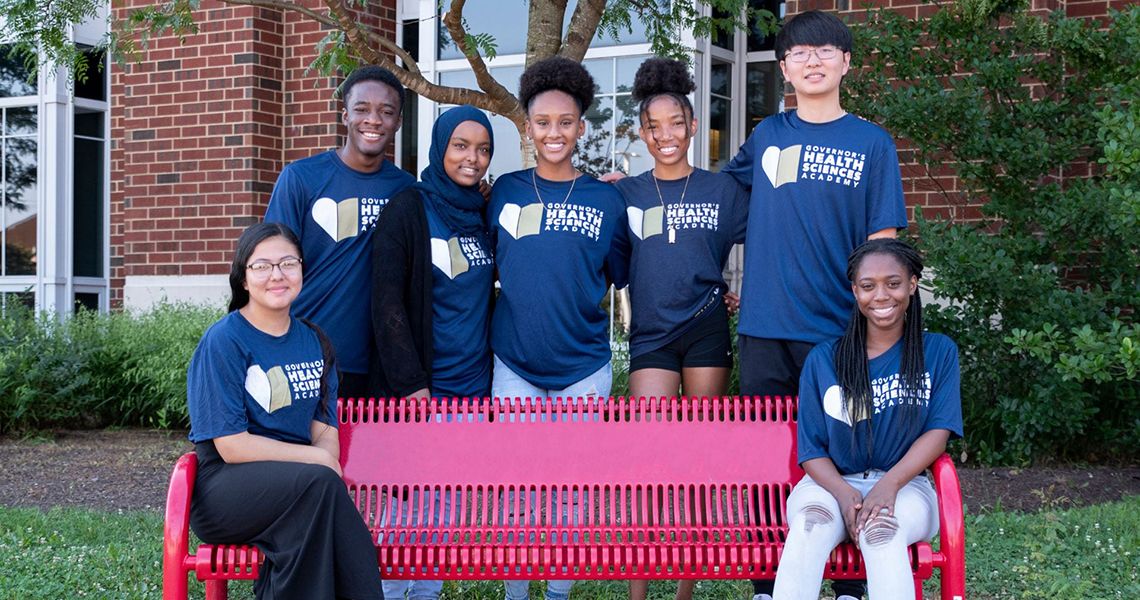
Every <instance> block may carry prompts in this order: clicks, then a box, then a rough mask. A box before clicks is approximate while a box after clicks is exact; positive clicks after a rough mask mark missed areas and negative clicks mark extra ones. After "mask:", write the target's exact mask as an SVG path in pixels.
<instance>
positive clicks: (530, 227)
mask: <svg viewBox="0 0 1140 600" xmlns="http://www.w3.org/2000/svg"><path fill="white" fill-rule="evenodd" d="M499 226H500V227H502V228H503V231H506V232H507V233H509V234H510V236H511V237H513V238H515V239H516V240H517V239H519V238H524V237H526V236H528V235H538V232H539V231H540V230H541V228H542V204H527V205H526V206H519V205H518V204H510V203H508V204H504V205H503V210H501V211H499Z"/></svg>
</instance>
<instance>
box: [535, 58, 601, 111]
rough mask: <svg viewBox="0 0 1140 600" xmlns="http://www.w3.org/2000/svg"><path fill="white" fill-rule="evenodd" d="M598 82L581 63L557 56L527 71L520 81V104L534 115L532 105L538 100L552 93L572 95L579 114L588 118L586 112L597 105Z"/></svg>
mask: <svg viewBox="0 0 1140 600" xmlns="http://www.w3.org/2000/svg"><path fill="white" fill-rule="evenodd" d="M594 88H595V85H594V78H593V77H591V76H590V72H589V71H587V70H586V67H583V66H582V64H581V63H579V62H577V61H573V60H570V59H569V58H563V57H561V56H554V57H551V58H544V59H542V60H540V61H538V62H536V63H534V64H533V65H531V66H529V67H527V69H526V71H523V74H522V77H519V102H520V103H521V104H522V105H523V108H525V109H526V111H527V113H528V114H529V113H530V105H531V103H532V102H534V98H535V96H538V95H539V94H541V93H543V92H549V91H550V90H558V91H560V92H565V93H566V94H569V95H570V97H571V98H573V99H574V102H575V103H577V104H578V112H579V113H581V114H583V115H584V114H586V109H588V108H590V105H592V104H593V103H594Z"/></svg>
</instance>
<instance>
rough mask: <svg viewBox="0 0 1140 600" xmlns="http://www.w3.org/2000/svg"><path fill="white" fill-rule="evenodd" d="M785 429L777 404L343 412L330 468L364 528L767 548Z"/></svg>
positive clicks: (445, 406) (350, 406) (488, 405)
mask: <svg viewBox="0 0 1140 600" xmlns="http://www.w3.org/2000/svg"><path fill="white" fill-rule="evenodd" d="M794 418H795V401H794V400H793V399H790V398H755V399H753V398H719V399H691V400H690V399H662V400H647V399H641V400H627V399H624V398H616V399H613V398H611V399H590V400H585V399H567V400H564V401H563V400H552V401H549V402H547V401H542V402H537V403H536V402H531V401H529V400H521V401H520V400H514V401H511V400H505V399H482V400H474V401H444V400H430V401H429V400H411V401H409V400H396V399H387V400H386V399H378V400H348V401H344V402H343V403H342V406H341V414H340V420H341V425H340V440H341V457H342V458H341V461H342V463H343V465H344V479H345V481H346V483H348V485H349V490H350V492H352V493H354V495H355V496H356V498H357V502H358V506H360V507H361V509H362V513H363V514H365V516H366V518H368V520H369V521H370V523H369V524H370V526H372V527H374V528H384V527H385V526H391V525H393V524H396V522H397V521H398V522H399V524H400V525H401V526H403V527H405V528H406V527H408V526H411V527H413V528H415V527H416V526H426V525H428V524H429V523H430V524H435V525H437V526H440V525H442V526H443V527H444V528H445V529H446V528H447V527H448V526H454V527H472V526H475V527H480V526H482V527H492V528H494V527H509V528H510V527H526V526H550V525H553V526H556V527H557V526H569V527H582V526H585V527H596V526H605V525H611V526H612V525H615V524H627V525H628V524H638V525H664V526H672V527H678V526H679V527H709V526H713V527H723V526H727V527H731V528H735V527H742V526H743V527H745V528H749V529H751V528H757V527H758V528H760V530H762V531H763V533H760V531H756V530H754V531H756V533H759V534H760V535H761V536H762V537H768V536H769V535H775V534H776V529H780V528H782V526H783V525H784V523H783V519H782V515H780V514H779V512H780V510H781V508H782V507H783V505H784V500H785V497H786V494H787V492H788V490H789V489H790V484H791V483H794V482H795V481H797V480H798V479H799V478H800V476H801V475H802V471H801V470H800V469H799V467H798V466H797V465H796V462H795V425H794ZM413 448H414V449H415V450H416V451H415V452H408V450H409V449H413ZM396 455H399V456H401V459H400V460H399V461H394V460H387V459H386V457H390V456H396ZM519 492H525V493H519ZM758 496H759V497H758ZM761 498H763V501H759V502H758V501H757V500H760V499H761ZM441 499H442V500H441ZM559 507H561V509H559ZM761 507H766V508H761ZM757 509H759V511H760V512H762V513H764V514H757ZM770 527H773V528H775V529H769V528H770ZM765 534H767V535H765ZM749 537H751V536H749Z"/></svg>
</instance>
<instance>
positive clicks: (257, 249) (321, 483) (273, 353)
mask: <svg viewBox="0 0 1140 600" xmlns="http://www.w3.org/2000/svg"><path fill="white" fill-rule="evenodd" d="M301 266H302V256H301V244H300V242H299V241H298V239H297V236H296V235H295V234H294V233H293V232H292V231H291V230H290V229H289V228H288V227H286V226H284V225H281V224H279V223H260V224H257V225H253V226H252V227H250V228H249V229H246V230H245V232H244V233H243V234H242V235H241V237H240V238H239V239H238V243H237V249H236V251H235V253H234V259H233V263H232V265H231V267H230V290H231V293H232V296H231V300H230V305H229V310H230V312H229V314H227V315H226V316H225V317H223V318H222V319H221V320H220V321H218V322H217V323H215V324H214V325H212V326H211V327H210V328H209V329H208V330H207V331H206V333H205V334H204V335H203V336H202V340H201V341H200V342H199V343H198V348H197V349H196V350H195V351H194V356H193V358H192V359H191V361H190V368H189V371H188V372H187V377H186V379H187V404H188V407H189V412H190V441H192V442H194V449H195V452H196V454H197V455H198V475H197V479H196V482H195V486H194V498H193V501H192V503H191V512H190V526H191V528H192V529H193V530H194V533H195V534H196V535H197V536H198V537H199V538H201V539H202V541H204V542H207V543H212V544H238V543H249V544H253V545H254V546H257V547H258V548H259V549H260V550H261V551H262V552H263V553H264V555H265V564H264V566H263V567H262V570H261V572H260V576H259V578H258V580H257V582H256V583H255V586H254V591H255V593H256V595H257V598H259V599H274V600H280V599H291V598H297V599H303V598H304V599H308V598H330V599H331V598H353V599H366V598H367V599H377V598H382V596H381V590H380V575H379V571H378V569H377V567H376V549H375V547H374V546H373V544H372V538H371V535H370V534H369V532H368V529H367V527H366V526H365V524H364V521H363V520H362V519H361V518H360V513H359V512H357V510H356V507H355V506H354V504H353V502H352V500H350V499H349V496H348V492H347V490H346V489H345V486H344V482H343V481H342V480H341V478H340V475H341V470H340V441H339V438H338V435H337V431H336V425H337V419H336V398H337V378H336V376H335V373H334V369H335V366H334V364H333V354H332V347H331V345H329V343H328V341H327V340H326V339H325V337H324V334H323V333H321V332H320V330H319V329H317V328H316V327H315V326H313V325H311V324H309V323H307V322H303V321H300V320H298V319H296V318H293V317H291V316H290V314H289V308H290V305H291V304H292V302H293V300H294V299H295V298H296V297H297V293H298V292H300V290H301V284H302V279H303V276H302V269H301Z"/></svg>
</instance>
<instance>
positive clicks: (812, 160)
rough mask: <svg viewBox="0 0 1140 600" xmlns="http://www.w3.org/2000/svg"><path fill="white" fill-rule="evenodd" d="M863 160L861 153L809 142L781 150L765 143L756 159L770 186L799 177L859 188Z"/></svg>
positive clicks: (865, 158)
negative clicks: (758, 159)
mask: <svg viewBox="0 0 1140 600" xmlns="http://www.w3.org/2000/svg"><path fill="white" fill-rule="evenodd" d="M866 162H867V155H866V154H863V153H862V152H852V151H851V150H841V149H839V148H830V147H827V146H816V145H811V144H809V145H807V146H804V145H801V144H797V145H795V146H788V147H787V148H784V149H783V150H781V149H780V148H777V147H776V146H768V147H767V148H766V149H765V150H764V155H763V156H762V157H761V158H760V166H761V167H763V168H764V174H765V175H767V176H768V181H770V182H772V187H774V188H778V187H780V186H781V185H784V184H785V183H795V182H797V181H800V180H805V181H822V182H827V183H838V184H840V185H845V186H848V187H859V183H860V182H862V180H863V166H864V165H865V164H866Z"/></svg>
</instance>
